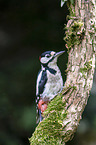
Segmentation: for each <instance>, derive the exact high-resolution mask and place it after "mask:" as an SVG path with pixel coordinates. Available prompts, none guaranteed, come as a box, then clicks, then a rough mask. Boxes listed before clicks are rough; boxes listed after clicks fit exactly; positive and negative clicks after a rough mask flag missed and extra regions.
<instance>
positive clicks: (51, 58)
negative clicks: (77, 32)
mask: <svg viewBox="0 0 96 145" xmlns="http://www.w3.org/2000/svg"><path fill="white" fill-rule="evenodd" d="M64 52H65V51H60V52H54V51H46V52H44V53H42V54H41V56H40V57H39V60H40V62H41V64H43V65H48V64H49V63H56V62H57V58H58V57H59V56H60V55H61V54H63V53H64Z"/></svg>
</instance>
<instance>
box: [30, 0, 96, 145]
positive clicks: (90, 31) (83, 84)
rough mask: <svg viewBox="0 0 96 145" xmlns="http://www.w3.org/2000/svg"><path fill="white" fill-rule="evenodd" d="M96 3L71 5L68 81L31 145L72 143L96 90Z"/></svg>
mask: <svg viewBox="0 0 96 145" xmlns="http://www.w3.org/2000/svg"><path fill="white" fill-rule="evenodd" d="M95 7H96V1H95V0H88V1H85V0H75V4H70V16H69V21H68V23H67V26H66V37H65V41H66V47H67V48H68V54H69V55H68V65H67V80H66V82H65V85H64V88H63V90H62V92H61V93H60V94H59V95H58V96H57V97H55V98H54V99H53V100H52V101H51V102H50V103H49V105H48V108H47V110H46V111H45V113H44V117H45V118H44V119H43V121H42V122H41V123H39V125H38V126H37V128H36V130H35V132H34V133H33V136H32V137H31V138H30V145H35V144H36V145H39V144H42V145H43V144H44V145H47V144H51V145H54V144H56V145H60V144H63V145H64V144H65V143H66V142H67V141H68V140H70V139H72V137H73V135H74V132H75V131H76V129H77V127H78V125H79V122H80V119H81V118H82V112H83V111H84V108H85V106H86V104H87V101H88V97H89V92H90V90H91V88H92V83H93V74H94V69H95V49H96V40H95V38H96V34H95V30H96V18H95V16H96V8H95Z"/></svg>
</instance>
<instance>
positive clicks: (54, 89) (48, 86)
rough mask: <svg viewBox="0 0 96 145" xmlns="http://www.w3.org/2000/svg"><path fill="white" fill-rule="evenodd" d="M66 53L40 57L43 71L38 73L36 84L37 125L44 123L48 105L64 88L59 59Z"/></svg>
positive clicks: (52, 53)
mask: <svg viewBox="0 0 96 145" xmlns="http://www.w3.org/2000/svg"><path fill="white" fill-rule="evenodd" d="M64 52H65V51H60V52H57V53H56V52H54V51H46V52H44V53H42V54H41V56H40V57H39V60H40V63H41V70H40V71H39V73H38V76H37V84H36V97H37V99H36V103H37V109H36V111H37V112H36V113H37V115H36V123H39V121H42V119H43V117H42V113H43V112H44V111H45V110H46V108H47V104H48V103H49V102H50V101H51V100H52V99H53V98H54V97H55V96H56V95H57V94H58V92H60V91H61V89H62V87H63V79H62V76H61V72H60V69H59V67H58V66H57V58H58V57H59V56H60V55H61V54H63V53H64Z"/></svg>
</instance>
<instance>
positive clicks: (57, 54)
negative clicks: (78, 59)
mask: <svg viewBox="0 0 96 145" xmlns="http://www.w3.org/2000/svg"><path fill="white" fill-rule="evenodd" d="M64 52H65V51H60V52H57V53H56V54H55V57H59V56H60V55H62V54H63V53H64Z"/></svg>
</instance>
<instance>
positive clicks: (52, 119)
mask: <svg viewBox="0 0 96 145" xmlns="http://www.w3.org/2000/svg"><path fill="white" fill-rule="evenodd" d="M64 108H65V102H63V96H62V95H58V96H56V97H55V98H54V99H53V100H52V101H51V102H50V103H49V104H48V108H47V110H46V111H45V112H44V115H43V116H44V119H43V121H42V122H40V123H39V125H38V126H37V128H36V130H35V132H34V133H33V136H32V137H31V138H30V139H29V140H30V145H40V144H42V145H50V144H51V145H54V144H56V145H60V144H62V143H63V136H62V130H63V129H64V126H63V120H64V118H66V116H67V112H66V110H65V109H64ZM62 112H63V113H62Z"/></svg>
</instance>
